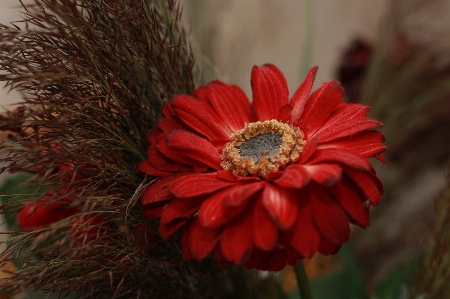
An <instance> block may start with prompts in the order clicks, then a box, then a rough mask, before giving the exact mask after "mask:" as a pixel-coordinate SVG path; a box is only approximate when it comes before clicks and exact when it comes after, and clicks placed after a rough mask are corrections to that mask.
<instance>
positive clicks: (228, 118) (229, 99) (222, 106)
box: [208, 81, 251, 131]
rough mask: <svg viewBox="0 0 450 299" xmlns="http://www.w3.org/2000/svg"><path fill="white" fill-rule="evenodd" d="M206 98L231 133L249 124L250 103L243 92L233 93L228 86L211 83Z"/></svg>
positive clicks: (216, 82)
mask: <svg viewBox="0 0 450 299" xmlns="http://www.w3.org/2000/svg"><path fill="white" fill-rule="evenodd" d="M235 88H238V87H235ZM242 95H244V97H243V96H242ZM208 98H209V100H210V102H211V104H212V106H213V107H214V109H215V110H216V112H217V114H219V116H220V117H221V118H222V119H223V121H224V122H225V123H226V124H227V125H228V127H229V128H230V129H231V131H236V130H240V129H242V128H243V127H245V125H246V124H248V123H250V111H251V110H250V103H249V101H248V99H247V97H245V94H243V92H235V89H232V88H231V87H230V86H228V85H226V84H224V83H222V82H220V81H213V82H212V83H210V84H208Z"/></svg>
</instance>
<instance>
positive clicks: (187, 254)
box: [181, 221, 195, 261]
mask: <svg viewBox="0 0 450 299" xmlns="http://www.w3.org/2000/svg"><path fill="white" fill-rule="evenodd" d="M191 227H192V221H187V222H186V224H185V226H184V232H183V236H182V237H181V249H182V251H183V255H184V258H185V259H186V260H187V261H194V260H195V257H194V255H193V254H192V251H191V246H190V245H189V235H190V234H191Z"/></svg>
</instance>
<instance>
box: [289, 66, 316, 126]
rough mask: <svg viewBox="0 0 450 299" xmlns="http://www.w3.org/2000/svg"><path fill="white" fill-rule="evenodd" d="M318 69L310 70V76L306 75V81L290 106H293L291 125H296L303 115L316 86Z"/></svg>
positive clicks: (295, 94)
mask: <svg viewBox="0 0 450 299" xmlns="http://www.w3.org/2000/svg"><path fill="white" fill-rule="evenodd" d="M317 69H318V67H317V66H315V67H313V68H312V69H310V70H309V72H308V75H306V78H305V81H303V83H302V84H301V85H300V87H299V88H298V89H297V91H296V92H295V93H294V96H293V97H292V99H291V101H290V104H291V106H292V112H291V124H296V123H297V122H298V121H299V120H300V117H301V115H302V114H303V110H304V109H305V105H306V102H307V101H308V97H309V93H310V92H311V89H312V87H313V84H314V79H315V78H316V73H317Z"/></svg>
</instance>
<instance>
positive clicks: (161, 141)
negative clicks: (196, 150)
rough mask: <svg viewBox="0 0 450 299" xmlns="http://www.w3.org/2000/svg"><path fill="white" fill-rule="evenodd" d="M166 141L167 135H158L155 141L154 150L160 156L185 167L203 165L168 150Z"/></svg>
mask: <svg viewBox="0 0 450 299" xmlns="http://www.w3.org/2000/svg"><path fill="white" fill-rule="evenodd" d="M166 140H167V134H161V135H159V137H158V140H157V144H156V148H157V150H158V151H159V152H160V153H161V154H162V155H164V156H166V157H167V158H169V159H171V160H173V161H175V162H174V163H182V164H186V165H194V164H196V163H197V164H202V165H203V163H200V162H196V161H195V160H193V159H191V158H189V157H186V156H184V155H180V153H178V152H176V151H173V150H172V149H170V148H168V147H167V145H166Z"/></svg>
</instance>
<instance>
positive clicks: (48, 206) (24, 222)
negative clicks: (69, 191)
mask: <svg viewBox="0 0 450 299" xmlns="http://www.w3.org/2000/svg"><path fill="white" fill-rule="evenodd" d="M59 192H60V194H61V195H63V194H64V193H65V191H64V190H62V191H59ZM72 200H73V199H72V198H71V197H67V198H66V199H64V200H60V201H55V197H54V196H52V195H48V196H44V197H43V201H41V202H34V203H29V204H27V205H25V206H24V207H23V209H21V210H20V211H19V213H18V214H17V223H18V224H19V226H20V228H21V229H22V230H24V231H33V230H35V229H39V228H44V227H47V226H49V225H51V224H53V223H55V222H58V221H60V220H62V219H65V218H67V217H70V216H72V215H73V214H75V213H77V210H76V209H75V208H72V207H70V202H71V201H72Z"/></svg>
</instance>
